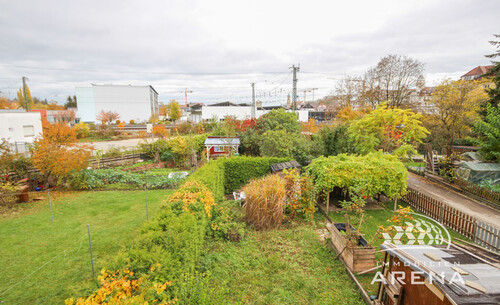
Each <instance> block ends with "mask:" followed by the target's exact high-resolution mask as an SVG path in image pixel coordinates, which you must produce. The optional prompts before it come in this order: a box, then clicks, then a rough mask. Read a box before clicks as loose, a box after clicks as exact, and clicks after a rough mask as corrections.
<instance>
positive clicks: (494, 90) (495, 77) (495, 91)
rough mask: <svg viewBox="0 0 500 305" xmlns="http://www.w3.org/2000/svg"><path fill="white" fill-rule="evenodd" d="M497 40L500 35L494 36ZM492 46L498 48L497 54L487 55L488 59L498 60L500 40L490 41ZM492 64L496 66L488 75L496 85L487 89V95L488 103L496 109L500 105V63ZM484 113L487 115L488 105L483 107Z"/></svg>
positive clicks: (494, 62)
mask: <svg viewBox="0 0 500 305" xmlns="http://www.w3.org/2000/svg"><path fill="white" fill-rule="evenodd" d="M493 36H495V38H498V39H500V35H493ZM490 44H491V45H493V46H496V48H497V51H496V53H493V54H490V55H486V57H488V58H496V57H497V56H500V40H499V41H494V40H492V41H490ZM492 63H493V64H494V65H495V66H494V67H493V68H491V69H490V70H489V71H488V75H489V76H490V77H491V80H492V81H493V83H494V85H493V86H490V87H489V88H487V89H486V93H488V97H489V99H488V101H487V103H489V104H491V105H492V106H493V107H496V106H497V105H498V104H500V62H499V61H494V60H493V61H492ZM482 108H483V111H482V112H483V113H486V108H487V106H486V105H483V107H482Z"/></svg>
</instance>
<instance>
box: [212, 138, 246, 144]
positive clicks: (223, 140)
mask: <svg viewBox="0 0 500 305" xmlns="http://www.w3.org/2000/svg"><path fill="white" fill-rule="evenodd" d="M205 145H240V138H238V137H234V138H231V137H208V138H206V139H205Z"/></svg>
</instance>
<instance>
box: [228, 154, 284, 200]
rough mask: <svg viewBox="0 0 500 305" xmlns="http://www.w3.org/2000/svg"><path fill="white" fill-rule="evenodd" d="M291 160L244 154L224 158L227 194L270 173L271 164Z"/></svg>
mask: <svg viewBox="0 0 500 305" xmlns="http://www.w3.org/2000/svg"><path fill="white" fill-rule="evenodd" d="M289 160H290V158H275V157H244V156H241V157H232V158H228V159H223V163H222V164H223V167H224V190H225V192H226V194H231V193H232V192H233V191H235V190H238V189H240V188H241V187H242V186H244V185H245V184H247V183H248V182H249V181H250V180H252V179H255V178H260V177H262V176H265V175H268V174H270V173H271V164H274V163H280V162H286V161H289Z"/></svg>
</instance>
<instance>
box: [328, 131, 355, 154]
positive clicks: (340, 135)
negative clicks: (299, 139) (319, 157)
mask: <svg viewBox="0 0 500 305" xmlns="http://www.w3.org/2000/svg"><path fill="white" fill-rule="evenodd" d="M348 128H349V125H347V124H340V125H338V126H325V127H324V128H323V129H321V130H320V132H319V137H320V139H321V144H322V146H323V155H325V156H336V155H338V154H343V153H354V152H355V146H354V143H353V140H352V139H351V138H350V137H349V134H348V133H347V130H348Z"/></svg>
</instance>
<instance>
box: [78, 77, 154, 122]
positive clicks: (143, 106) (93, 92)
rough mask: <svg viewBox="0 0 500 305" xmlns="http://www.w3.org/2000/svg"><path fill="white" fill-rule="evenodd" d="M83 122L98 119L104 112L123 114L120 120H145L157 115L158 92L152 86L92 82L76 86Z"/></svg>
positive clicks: (79, 110)
mask: <svg viewBox="0 0 500 305" xmlns="http://www.w3.org/2000/svg"><path fill="white" fill-rule="evenodd" d="M76 95H77V101H78V114H79V116H80V118H81V121H84V122H96V117H97V115H98V114H99V113H100V112H101V111H102V110H104V111H114V112H118V114H120V120H121V121H126V122H127V123H128V122H129V121H130V120H134V121H136V122H144V121H147V120H149V118H150V117H151V116H152V115H153V114H158V94H156V92H155V91H154V90H153V89H152V88H151V87H150V86H126V85H92V87H91V88H82V87H77V88H76Z"/></svg>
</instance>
